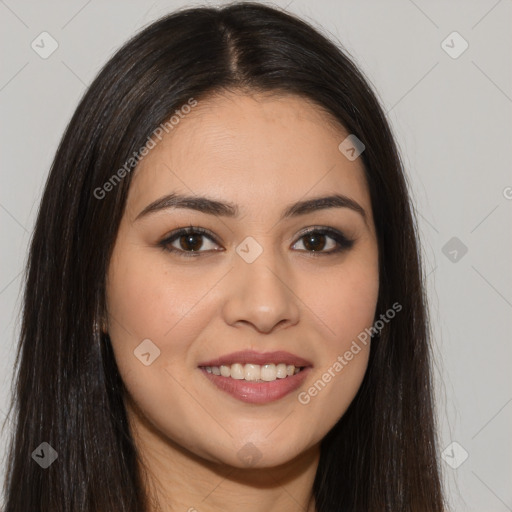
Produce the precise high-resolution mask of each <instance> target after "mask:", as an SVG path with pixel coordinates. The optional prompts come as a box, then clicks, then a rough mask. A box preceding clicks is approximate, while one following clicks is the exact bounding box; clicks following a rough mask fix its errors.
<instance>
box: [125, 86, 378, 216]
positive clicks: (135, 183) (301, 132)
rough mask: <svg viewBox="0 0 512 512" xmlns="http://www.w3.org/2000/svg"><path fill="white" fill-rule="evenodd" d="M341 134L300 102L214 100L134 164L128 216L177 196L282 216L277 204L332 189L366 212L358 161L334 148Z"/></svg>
mask: <svg viewBox="0 0 512 512" xmlns="http://www.w3.org/2000/svg"><path fill="white" fill-rule="evenodd" d="M347 135H348V132H347V131H346V130H345V129H344V128H343V127H342V126H341V125H339V124H338V123H336V121H335V120H334V119H333V118H332V117H331V116H330V115H329V114H327V113H326V112H324V111H323V110H322V109H321V108H320V107H318V106H316V105H315V104H313V103H312V102H310V101H308V100H306V99H303V98H301V97H298V96H293V95H286V96H275V95H274V96H269V95H261V94H252V95H247V94H244V95H242V94H234V93H226V94H223V95H215V96H213V97H210V98H209V99H207V100H202V101H198V104H197V106H195V107H194V108H193V109H192V110H191V111H190V112H189V113H188V114H185V115H182V117H181V118H180V120H179V123H178V124H177V125H176V126H175V127H174V128H173V130H172V131H170V132H169V133H168V134H165V135H164V136H163V138H162V140H161V141H159V142H158V143H157V145H156V146H155V147H154V148H153V149H151V150H150V152H149V153H148V154H147V155H146V156H145V157H144V158H143V159H142V160H141V161H140V163H139V165H138V166H137V168H136V170H135V172H134V176H133V180H132V184H131V187H130V192H129V197H128V202H129V204H130V210H132V211H133V213H134V214H135V213H136V212H135V210H141V209H142V208H143V207H144V206H145V205H146V204H148V203H150V202H152V201H154V200H155V199H157V198H159V197H160V196H162V195H164V194H169V193H171V192H180V193H184V194H188V195H190V194H197V195H208V196H209V197H215V198H219V199H221V200H222V199H224V200H229V201H230V202H234V203H236V204H239V205H240V207H241V210H242V214H243V213H249V211H250V210H265V211H270V210H272V211H276V213H277V212H279V213H280V211H281V209H280V206H281V205H282V204H283V203H286V204H288V203H290V202H293V201H296V200H298V199H299V198H307V197H308V196H317V195H319V194H323V193H332V192H333V191H336V192H339V193H342V194H345V195H348V196H350V197H351V198H352V199H354V200H356V201H357V202H359V203H360V204H361V205H362V206H363V207H364V208H365V209H367V210H370V211H371V206H370V204H369V197H368V193H367V185H366V179H365V177H364V168H363V164H362V161H361V159H359V158H358V159H356V160H354V161H350V160H348V159H347V158H346V157H345V156H344V155H343V154H342V153H341V152H340V151H339V149H338V146H339V144H340V143H341V142H342V141H343V140H344V139H345V138H346V137H347ZM244 205H245V206H244Z"/></svg>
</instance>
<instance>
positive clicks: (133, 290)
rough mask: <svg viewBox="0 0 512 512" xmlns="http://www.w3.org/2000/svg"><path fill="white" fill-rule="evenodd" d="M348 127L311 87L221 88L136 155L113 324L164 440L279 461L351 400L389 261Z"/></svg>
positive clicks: (132, 382)
mask: <svg viewBox="0 0 512 512" xmlns="http://www.w3.org/2000/svg"><path fill="white" fill-rule="evenodd" d="M347 136H348V133H347V132H345V131H344V130H343V129H342V128H341V127H339V126H336V125H335V123H333V121H332V119H331V118H329V117H328V115H327V114H326V113H324V112H322V111H321V110H320V109H319V108H318V107H317V106H314V105H313V104H312V103H309V102H308V101H307V100H305V99H302V98H299V97H295V96H280V97H276V96H273V97H270V96H268V95H267V96H262V95H242V94H240V95H237V94H234V93H229V94H228V93H226V94H225V95H219V96H216V97H212V98H210V99H208V100H204V101H200V102H198V104H197V106H196V107H195V108H194V109H193V110H192V111H191V112H190V113H189V114H187V115H186V116H184V117H183V118H182V119H181V120H180V122H179V125H177V126H176V127H175V128H174V129H173V130H172V131H170V132H169V133H168V134H166V135H165V136H164V137H163V139H162V140H161V142H159V143H158V144H157V145H156V147H154V148H153V149H151V150H150V152H149V154H147V155H146V156H145V157H144V158H143V159H142V160H141V162H140V163H139V165H138V167H137V169H136V170H135V171H134V176H133V180H132V183H131V185H130V190H129V194H128V198H127V203H126V209H125V212H124V216H123V218H122V221H121V224H120V228H119V231H118V236H117V239H116V243H115V247H114V252H113V255H112V259H111V261H110V266H109V271H108V276H107V307H108V318H107V320H108V331H109V335H110V339H111V342H112V347H113V350H114V354H115V358H116V361H117V364H118V367H119V371H120V373H121V376H122V378H123V381H124V383H125V386H126V389H127V396H126V397H125V399H126V403H127V409H128V413H129V416H130V418H131V421H132V422H133V424H135V425H136V424H142V423H144V424H147V425H150V426H151V429H152V430H153V431H154V432H156V433H157V434H158V436H159V437H160V439H161V440H163V441H164V445H165V443H166V442H168V444H169V446H179V447H180V448H183V449H185V450H187V451H188V452H189V453H191V454H193V455H194V456H198V457H200V458H202V459H203V460H207V461H212V462H215V463H222V464H229V465H232V466H236V467H244V466H247V465H248V464H250V465H251V466H253V467H270V466H276V465H279V464H282V463H285V462H287V461H290V460H291V459H293V458H294V457H297V456H299V455H300V454H302V453H304V452H306V450H309V449H314V448H315V447H317V446H318V443H319V442H320V441H321V439H322V438H323V437H324V436H325V435H326V433H327V432H328V431H329V430H330V429H331V428H332V427H333V426H334V424H335V423H336V421H337V420H338V419H339V418H340V417H341V416H342V415H343V414H344V412H345V411H346V409H347V407H348V406H349V404H350V403H351V401H352V400H353V398H354V396H355V394H356V392H357V390H358V388H359V386H360V384H361V382H362V379H363V377H364V374H365V371H366V368H367V362H368V355H369V346H370V345H369V343H367V344H366V345H365V344H362V343H360V342H358V346H359V350H358V351H357V349H355V348H354V344H353V342H354V340H356V341H357V336H358V335H360V333H362V332H363V331H364V329H365V328H369V327H371V325H372V323H373V319H374V315H375V308H376V303H377V295H378V288H379V274H378V249H377V240H376V234H375V228H374V223H373V216H372V209H371V203H370V198H369V193H368V190H367V185H366V181H365V178H364V169H363V164H362V162H361V159H360V158H357V159H355V160H349V159H348V158H346V157H345V156H344V154H342V153H341V152H340V150H339V149H338V146H339V144H340V143H341V142H342V141H343V140H344V139H345V138H346V137H347ZM171 195H172V197H167V200H165V199H164V200H163V201H162V200H161V199H162V198H165V197H166V196H171ZM178 196H190V197H192V199H193V201H192V200H188V201H184V202H181V203H180V202H179V201H178V199H179V198H178ZM333 196H338V198H337V200H332V201H330V202H329V201H323V202H322V201H319V202H318V201H317V202H316V203H315V202H312V201H313V200H317V199H319V198H325V197H333ZM205 198H206V199H208V200H209V201H211V202H208V201H206V200H205ZM340 198H341V200H340ZM104 200H108V198H106V199H104ZM297 203H299V204H298V206H297V207H295V208H292V206H293V205H296V204H297ZM150 205H151V206H150ZM184 228H188V232H183V231H182V230H183V229H184ZM347 352H351V353H352V357H350V356H349V355H348V354H347ZM207 367H208V368H207ZM294 367H295V368H294ZM340 367H341V369H340ZM210 372H211V373H210ZM219 372H220V373H221V374H220V375H217V374H218V373H219ZM228 375H229V376H228Z"/></svg>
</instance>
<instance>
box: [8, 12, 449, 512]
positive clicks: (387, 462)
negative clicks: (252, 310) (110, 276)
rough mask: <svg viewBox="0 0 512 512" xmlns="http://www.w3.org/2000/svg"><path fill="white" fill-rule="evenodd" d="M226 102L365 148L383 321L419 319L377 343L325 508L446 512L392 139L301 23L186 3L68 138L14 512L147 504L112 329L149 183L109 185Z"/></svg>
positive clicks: (98, 83)
mask: <svg viewBox="0 0 512 512" xmlns="http://www.w3.org/2000/svg"><path fill="white" fill-rule="evenodd" d="M218 91H235V92H236V91H252V92H270V93H272V92H275V93H277V94H279V93H286V94H295V95H299V96H301V97H304V98H307V99H309V100H311V101H313V102H314V103H315V104H316V105H318V107H319V108H322V109H324V110H325V111H327V112H329V113H330V114H332V116H334V118H335V119H336V120H337V121H338V122H339V123H340V125H342V126H343V127H344V128H345V129H346V130H347V131H348V132H349V133H351V134H355V135H356V136H357V137H358V138H359V139H360V140H361V141H362V142H363V143H364V145H365V146H366V149H365V151H364V152H363V153H362V155H361V157H360V158H362V162H363V164H364V168H365V176H366V180H367V183H368V187H369V192H370V197H371V203H372V209H373V214H374V221H375V227H376V231H377V238H378V247H379V270H380V288H379V297H378V303H377V313H376V318H379V317H380V315H381V314H382V313H384V312H385V311H387V310H388V309H389V308H390V307H391V306H392V304H394V303H395V302H398V303H399V304H401V305H402V308H403V310H402V311H401V312H400V313H399V314H397V315H396V317H395V318H394V319H393V320H392V321H391V322H389V323H388V324H386V326H385V328H384V329H383V330H382V331H381V332H380V334H379V335H378V336H376V337H375V338H374V339H373V341H372V344H371V350H370V359H369V363H368V370H367V372H366V375H365V377H364V380H363V383H362V385H361V387H360V389H359V391H358V393H357V395H356V397H355V399H354V400H353V402H352V404H351V405H350V407H349V409H348V410H347V411H346V413H345V414H344V415H343V417H342V418H341V419H340V420H339V422H338V423H337V424H336V425H335V426H334V427H333V428H332V430H331V431H330V432H329V434H328V435H327V436H326V437H325V438H324V439H323V441H322V443H321V456H320V463H319V467H318V471H317V474H316V479H315V482H314V489H313V491H314V496H315V500H316V504H317V511H318V512H334V511H337V512H341V511H347V512H348V511H355V512H384V511H389V512H390V511H392V512H402V511H414V512H420V511H421V512H423V511H428V512H441V511H442V510H444V500H443V496H442V489H441V479H440V469H439V465H438V464H439V461H438V455H437V440H436V426H435V411H434V404H433V391H432V382H431V371H432V370H431V355H430V343H429V339H430V329H429V323H428V317H427V306H426V297H425V291H424V285H423V282H424V274H423V270H422V266H421V258H420V251H419V242H418V238H417V227H416V220H415V214H414V209H413V207H412V206H411V202H410V199H409V192H408V188H409V187H408V183H407V181H406V178H405V176H404V172H403V165H402V163H401V160H400V156H399V154H398V151H397V148H396V145H395V142H394V140H393V136H392V134H391V131H390V128H389V126H388V123H387V121H386V119H385V115H384V113H383V110H382V108H381V106H380V105H379V102H378V100H377V99H376V96H375V94H374V93H373V92H372V89H371V87H370V85H369V83H368V80H367V79H365V77H364V76H363V74H362V73H361V72H360V71H359V70H358V69H357V68H356V66H355V65H354V64H353V62H352V61H351V60H350V59H349V58H348V57H347V55H346V52H343V51H342V50H340V48H339V47H338V46H337V45H335V44H334V43H332V42H331V41H329V40H328V39H326V38H325V37H324V36H323V35H321V34H320V33H319V32H318V31H317V30H315V29H313V28H312V27H311V26H309V25H308V24H306V23H305V22H303V21H301V20H299V19H297V18H296V17H294V16H292V15H290V14H287V13H285V12H282V11H280V10H278V9H274V8H271V7H267V6H264V5H261V4H254V3H234V4H231V5H228V6H224V7H222V8H209V7H208V8H192V9H185V10H181V11H177V12H175V13H172V14H170V15H168V16H166V17H164V18H162V19H160V20H158V21H156V22H154V23H152V24H151V25H149V26H148V27H147V28H145V29H144V30H142V31H141V32H140V33H139V34H137V35H136V36H135V37H134V38H133V39H131V40H130V41H128V42H127V43H126V44H125V45H124V46H123V47H122V48H121V49H120V50H119V51H118V52H117V53H116V54H115V55H114V56H113V57H112V58H111V59H110V61H109V62H108V63H107V64H106V65H105V66H104V68H103V69H102V70H101V72H100V73H99V75H98V76H97V78H96V79H95V80H94V82H93V83H92V84H91V86H90V87H89V89H88V91H87V92H86V94H85V95H84V97H83V99H82V100H81V101H80V104H79V105H78V107H77V109H76V112H75V114H74V116H73V117H72V119H71V121H70V123H69V125H68V127H67V129H66V132H65V134H64V136H63V139H62V141H61V143H60V146H59V148H58V150H57V153H56V156H55V159H54V161H53V164H52V167H51V171H50V173H49V176H48V180H47V182H46V187H45V190H44V194H43V198H42V201H41V204H40V207H39V212H38V217H37V221H36V225H35V230H34V233H33V237H32V240H31V246H30V252H29V259H28V264H27V271H26V280H25V288H24V309H23V319H22V327H21V335H20V340H19V346H18V352H17V357H16V374H15V384H14V386H13V393H12V399H11V404H10V409H9V415H8V417H10V416H11V413H12V411H13V410H14V412H15V417H13V418H12V423H13V425H15V427H13V430H12V437H11V439H10V445H9V452H8V462H7V478H6V481H5V484H4V494H5V500H6V501H5V505H4V512H27V511H31V512H39V511H40V512H98V511H102V512H106V511H109V512H110V511H115V512H142V511H145V510H148V498H147V497H146V496H145V493H144V491H143V482H142V477H141V475H140V474H139V469H138V467H139V466H138V461H139V455H138V453H137V451H136V448H135V444H134V442H133V439H132V436H131V433H130V429H129V428H128V423H127V416H126V411H125V408H124V404H123V393H124V392H125V388H124V387H123V382H122V380H121V378H120V375H119V372H118V369H117V366H116V362H115V359H114V356H113V351H112V349H111V345H110V340H109V338H108V335H105V334H103V333H102V331H101V329H100V327H99V326H100V319H101V318H102V316H103V315H105V306H106V302H105V279H106V272H107V267H108V263H109V260H110V256H111V253H112V249H113V245H114V242H115V239H116V235H117V231H118V227H119V223H120V220H121V217H122V215H123V211H124V207H125V203H126V197H127V192H128V188H129V186H130V182H131V177H132V174H133V172H127V173H126V176H124V177H123V179H122V180H120V181H119V183H116V185H115V186H113V187H112V190H110V191H109V193H108V194H107V195H106V196H105V197H104V198H98V192H96V194H95V191H97V190H98V188H101V187H103V185H104V184H105V183H106V182H107V181H108V180H109V179H110V178H111V177H112V175H113V174H114V173H115V172H116V170H118V169H120V168H121V167H123V165H125V163H126V161H127V160H128V159H129V158H130V156H131V155H133V154H134V153H137V151H138V150H139V149H140V148H141V147H142V146H144V144H145V143H146V142H147V138H148V136H150V135H151V134H152V133H153V131H154V130H155V129H156V128H157V127H158V126H159V125H160V124H161V123H164V122H166V121H167V120H168V119H169V118H170V116H171V115H173V113H174V112H175V110H176V109H178V108H180V106H182V105H184V104H186V103H187V102H188V101H189V100H190V98H195V100H197V101H201V98H206V97H207V96H208V95H209V94H211V93H214V92H218ZM340 142H341V141H340ZM4 426H5V424H4ZM42 442H47V443H48V444H49V445H51V446H52V447H53V448H54V449H55V450H56V452H57V453H58V459H57V460H56V462H54V463H53V464H52V465H51V466H50V467H48V468H47V469H43V468H42V467H40V465H39V464H36V463H35V462H34V460H32V457H31V454H32V453H33V451H34V450H35V449H36V447H38V446H39V445H40V444H41V443H42ZM171 492H172V491H171Z"/></svg>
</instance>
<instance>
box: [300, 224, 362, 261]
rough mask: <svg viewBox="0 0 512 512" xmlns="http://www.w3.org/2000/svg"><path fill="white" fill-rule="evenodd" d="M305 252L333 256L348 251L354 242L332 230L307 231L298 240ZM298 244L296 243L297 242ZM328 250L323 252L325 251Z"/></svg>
mask: <svg viewBox="0 0 512 512" xmlns="http://www.w3.org/2000/svg"><path fill="white" fill-rule="evenodd" d="M300 240H301V241H302V245H303V246H304V248H305V249H303V250H305V251H306V252H311V253H318V254H316V255H320V254H333V253H338V252H341V251H343V250H346V249H349V248H350V247H352V245H353V244H354V240H349V239H348V238H347V237H346V236H345V235H344V234H343V233H341V232H340V231H338V230H335V229H332V228H321V229H320V228H317V229H313V230H310V231H308V232H307V233H305V234H303V235H302V236H301V238H300ZM297 243H298V242H297ZM326 248H327V249H328V250H325V249H326Z"/></svg>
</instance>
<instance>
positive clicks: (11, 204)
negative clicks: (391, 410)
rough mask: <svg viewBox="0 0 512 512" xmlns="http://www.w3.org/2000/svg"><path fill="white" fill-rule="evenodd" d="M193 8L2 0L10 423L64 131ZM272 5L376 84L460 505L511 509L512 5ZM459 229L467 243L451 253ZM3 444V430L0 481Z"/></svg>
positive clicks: (0, 310)
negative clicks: (23, 307)
mask: <svg viewBox="0 0 512 512" xmlns="http://www.w3.org/2000/svg"><path fill="white" fill-rule="evenodd" d="M218 3H221V2H213V3H211V4H218ZM185 4H186V3H185V2H181V1H171V0H168V1H160V2H152V1H142V0H141V1H108V2H106V1H103V2H100V1H99V0H90V1H88V2H87V1H86V0H80V1H79V0H73V1H59V2H57V1H55V2H44V3H43V2H37V1H35V0H32V1H27V0H25V1H18V2H16V1H15V0H5V1H0V20H1V21H0V27H1V29H0V38H1V48H2V66H1V70H0V112H1V114H0V115H1V119H2V123H1V135H0V141H1V155H2V166H1V179H0V187H1V188H0V243H1V258H2V264H1V266H0V318H1V323H0V330H1V338H0V340H1V341H0V351H1V352H0V386H1V387H0V420H3V417H4V413H5V411H6V409H7V397H8V392H9V388H10V385H11V381H12V368H13V362H14V354H15V348H16V339H17V334H18V332H19V308H20V298H21V295H20V286H21V283H22V274H21V272H22V268H23V265H24V263H25V261H26V254H27V244H28V242H29V239H30V233H31V231H32V229H33V225H34V221H35V216H36V213H37V207H38V203H39V199H40V195H41V192H42V188H43V185H44V182H45V179H46V176H47V173H48V170H49V166H50V163H51V160H52V158H53V155H54V153H55V150H56V148H57V145H58V142H59V140H60V138H61V136H62V133H63V130H64V128H65V126H66V124H67V122H68V121H69V119H70V117H71V115H72V113H73V111H74V109H75V107H76V105H77V103H78V101H79V99H80V97H81V96H82V94H83V93H84V91H85V89H86V87H87V85H88V84H89V83H90V82H91V81H92V79H93V78H94V76H95V75H96V73H97V71H98V70H99V68H100V66H101V65H102V64H103V63H105V61H107V60H108V58H109V57H110V56H111V55H112V53H113V52H114V51H115V50H116V49H117V48H118V47H119V46H120V45H121V44H122V43H123V42H124V41H125V40H126V39H128V38H129V37H130V36H132V35H133V34H134V33H135V32H136V31H137V30H139V29H140V28H141V27H143V26H144V25H146V24H148V23H150V22H151V21H153V20H154V19H156V18H158V17H159V16H161V15H163V14H166V13H167V12H169V11H171V10H173V9H175V8H177V7H181V6H183V5H185ZM188 5H200V3H199V2H194V3H189V4H188ZM275 5H279V6H281V7H286V6H288V9H289V10H290V11H291V12H294V13H296V14H298V15H300V16H301V17H302V18H304V19H306V20H308V21H310V22H311V23H313V25H315V26H316V27H317V28H319V29H320V30H321V31H323V32H324V33H325V34H327V35H328V36H330V37H332V38H335V39H336V40H338V41H339V42H341V43H342V44H343V45H344V47H345V48H346V49H347V50H348V52H349V53H350V54H351V55H352V56H353V58H354V59H355V60H356V62H357V63H358V65H359V66H360V67H361V69H362V70H363V71H364V73H365V74H366V75H367V77H368V78H369V79H370V81H371V82H372V83H373V85H374V87H375V89H376V90H377V91H378V95H379V97H380V99H381V101H382V104H383V105H384V108H385V110H386V111H387V113H388V117H389V121H390V123H391V125H392V128H393V130H394V132H395V135H396V138H397V141H398V143H399V146H400V148H401V151H402V155H403V160H404V164H405V167H406V169H407V173H408V175H409V177H410V182H411V187H412V193H413V199H414V202H415V204H416V207H417V210H418V214H419V215H418V218H419V229H420V233H421V236H422V243H423V252H424V258H425V267H426V274H428V278H427V284H428V293H429V297H430V302H431V314H432V323H433V329H434V334H435V340H434V353H435V356H436V361H435V377H436V394H437V399H438V403H439V433H440V439H441V445H442V446H441V450H444V449H445V448H447V447H448V449H447V451H446V452H445V459H446V460H444V459H443V460H442V461H441V464H442V468H443V475H444V479H445V481H446V483H447V486H448V489H449V501H450V504H451V506H452V510H454V511H475V512H476V511H478V512H482V511H486V512H504V511H507V510H512V486H511V485H510V483H511V475H512V462H511V461H512V457H511V454H512V446H511V444H512V442H511V436H510V433H511V431H512V429H511V426H512V386H511V380H512V377H511V372H510V361H511V359H512V349H511V344H510V332H511V326H512V315H511V313H512V272H511V264H510V263H511V261H512V258H511V256H512V229H511V224H512V222H511V219H512V216H511V211H512V174H511V172H510V164H511V159H512V156H511V155H512V151H511V149H512V123H511V111H512V73H511V70H512V58H511V53H512V52H511V49H512V40H511V39H512V31H511V30H510V28H511V23H510V22H511V17H512V16H511V15H512V1H511V0H499V1H496V0H479V1H476V0H473V1H471V2H468V1H451V2H441V1H430V2H427V1H426V0H414V1H413V0H386V1H377V0H374V1H369V0H367V1H360V2H358V1H356V0H344V1H334V0H332V1H329V0H315V1H314V2H312V1H310V2H308V1H305V0H293V1H291V2H290V0H286V1H278V2H275ZM43 31H46V32H48V33H49V34H51V36H52V37H53V38H54V39H55V40H56V41H57V42H58V45H59V46H58V48H57V50H56V51H55V52H54V53H53V54H52V55H51V56H49V57H48V58H47V59H42V58H41V57H40V56H39V55H38V54H37V53H36V52H35V51H34V50H33V49H32V48H31V43H32V41H34V40H36V42H37V41H38V40H40V39H38V36H39V34H41V32H43ZM454 31H457V32H458V33H459V34H460V35H461V36H462V37H463V38H464V40H466V41H467V43H468V44H469V47H468V49H467V50H466V51H465V52H464V53H462V54H461V55H460V56H458V57H457V58H452V57H451V56H450V55H448V53H446V51H445V49H444V48H446V45H448V46H451V47H452V48H451V50H450V49H449V48H446V49H447V50H449V51H451V52H457V51H459V50H460V49H461V48H462V46H461V44H462V43H461V41H460V40H457V38H455V39H453V36H452V37H451V38H448V40H447V41H446V43H444V45H442V42H443V41H444V40H445V39H446V38H447V36H449V35H450V34H451V33H452V32H454ZM46 48H48V46H47V45H46ZM453 237H456V238H457V240H455V241H452V242H451V244H455V245H448V246H446V244H447V243H448V241H449V240H450V239H452V238H453ZM461 244H464V246H465V247H467V253H466V254H463V250H462V249H463V246H462V245H461ZM443 248H445V249H444V252H443ZM454 250H455V251H456V253H455V252H453V251H454ZM455 257H456V261H453V260H454V258H455ZM453 441H456V442H457V443H459V445H460V448H459V447H458V446H456V447H455V448H453V445H452V446H450V444H451V443H452V442H453ZM5 447H6V434H4V436H3V438H2V439H0V457H2V460H1V463H2V464H1V467H2V472H0V478H2V479H3V476H4V472H3V469H4V460H3V457H4V456H5ZM462 450H464V451H462ZM465 452H467V453H468V457H467V459H466V460H465V461H463V462H462V460H463V455H464V454H465ZM461 462H462V463H461ZM30 463H33V461H32V460H31V459H30V455H29V454H27V464H30ZM452 466H457V467H456V468H454V467H452Z"/></svg>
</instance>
